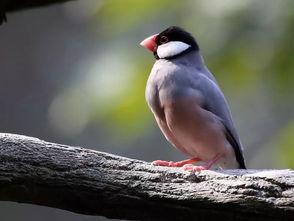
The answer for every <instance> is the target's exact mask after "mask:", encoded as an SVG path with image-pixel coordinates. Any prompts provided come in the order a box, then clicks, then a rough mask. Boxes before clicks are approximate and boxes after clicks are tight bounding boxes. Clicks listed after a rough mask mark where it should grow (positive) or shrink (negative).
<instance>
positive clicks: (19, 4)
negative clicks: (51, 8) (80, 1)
mask: <svg viewBox="0 0 294 221" xmlns="http://www.w3.org/2000/svg"><path fill="white" fill-rule="evenodd" d="M68 1H72V0H0V24H1V23H2V22H5V21H6V15H5V14H6V13H7V12H13V11H18V10H22V9H27V8H34V7H40V6H46V5H52V4H56V3H62V2H68Z"/></svg>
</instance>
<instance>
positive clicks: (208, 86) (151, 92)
mask: <svg viewBox="0 0 294 221" xmlns="http://www.w3.org/2000/svg"><path fill="white" fill-rule="evenodd" d="M140 44H141V46H143V47H145V48H146V49H148V50H149V51H151V52H153V54H154V57H155V58H156V61H155V64H154V65H153V68H152V71H151V73H150V76H149V78H148V81H147V85H146V93H145V96H146V100H147V103H148V106H149V107H150V109H151V111H152V112H153V114H154V117H155V120H156V122H157V124H158V126H159V128H160V129H161V131H162V133H163V134H164V136H165V138H166V139H167V140H168V141H169V142H170V143H171V144H172V145H173V146H174V147H176V148H177V149H179V150H180V151H182V152H183V153H184V154H186V155H188V156H189V157H190V159H188V160H183V161H179V162H171V161H162V160H156V161H154V162H153V164H154V165H157V166H170V167H183V169H184V170H188V171H201V170H206V169H210V168H215V167H221V168H223V169H236V168H239V169H246V167H245V162H244V156H243V151H242V149H243V148H242V145H241V142H240V140H239V137H238V134H237V131H236V129H235V127H234V124H233V120H232V116H231V113H230V109H229V106H228V103H227V101H226V99H225V97H224V95H223V93H222V91H221V89H220V87H219V85H218V83H217V82H216V79H215V78H214V76H213V75H212V74H211V72H210V71H209V70H208V68H207V67H206V65H205V63H204V60H203V58H202V56H201V53H200V51H199V46H198V44H197V42H196V40H195V39H194V37H193V36H192V35H191V34H190V33H188V32H186V31H185V30H183V29H182V28H179V27H176V26H172V27H169V28H167V29H166V30H164V31H163V32H161V33H159V34H155V35H152V36H150V37H148V38H146V39H145V40H143V41H142V42H141V43H140ZM196 162H202V165H201V166H195V165H193V164H192V163H196Z"/></svg>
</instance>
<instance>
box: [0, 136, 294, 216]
mask: <svg viewBox="0 0 294 221" xmlns="http://www.w3.org/2000/svg"><path fill="white" fill-rule="evenodd" d="M0 200H3V201H14V202H21V203H31V204H37V205H44V206H49V207H55V208H60V209H64V210H69V211H72V212H76V213H82V214H90V215H102V216H107V217H110V218H121V219H130V220H133V219H140V220H195V219H197V220H212V219H218V220H219V218H223V219H226V220H227V221H228V220H249V219H250V220H267V221H269V220H293V218H294V171H292V170H247V171H246V170H228V171H219V172H216V171H203V172H201V173H197V174H193V173H189V172H184V171H182V170H181V169H174V168H164V167H155V166H152V165H151V164H150V163H146V162H143V161H139V160H133V159H129V158H124V157H120V156H115V155H112V154H108V153H103V152H98V151H93V150H89V149H84V148H80V147H70V146H65V145H60V144H55V143H48V142H45V141H42V140H39V139H36V138H31V137H25V136H20V135H13V134H0Z"/></svg>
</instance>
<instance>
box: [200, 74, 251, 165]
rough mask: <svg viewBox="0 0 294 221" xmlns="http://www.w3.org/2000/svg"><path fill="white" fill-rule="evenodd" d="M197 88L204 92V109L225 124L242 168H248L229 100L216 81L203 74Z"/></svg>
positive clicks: (229, 140)
mask: <svg viewBox="0 0 294 221" xmlns="http://www.w3.org/2000/svg"><path fill="white" fill-rule="evenodd" d="M198 87H199V88H197V89H198V90H200V91H201V93H202V94H203V99H204V100H203V107H202V108H203V109H205V110H207V111H209V112H211V113H212V114H214V115H215V117H216V118H217V119H218V120H219V121H220V122H221V123H222V124H223V125H224V128H225V135H226V138H227V140H228V142H229V143H230V144H231V146H232V147H233V149H234V151H235V155H236V159H237V161H238V163H239V165H240V168H241V169H246V166H245V161H244V156H243V150H242V144H241V142H240V139H239V137H238V134H237V131H236V129H235V127H234V124H233V120H232V116H231V112H230V110H229V106H228V104H227V101H226V99H225V97H224V95H223V93H222V92H221V90H220V88H219V86H218V85H217V83H216V82H215V81H213V80H212V79H210V78H208V77H207V76H206V75H201V77H200V83H199V84H198Z"/></svg>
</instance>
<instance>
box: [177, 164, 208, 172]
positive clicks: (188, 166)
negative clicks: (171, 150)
mask: <svg viewBox="0 0 294 221" xmlns="http://www.w3.org/2000/svg"><path fill="white" fill-rule="evenodd" d="M182 168H183V169H184V170H186V171H191V172H200V171H202V170H208V169H209V168H207V167H206V166H194V165H192V164H186V165H184V166H183V167H182Z"/></svg>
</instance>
